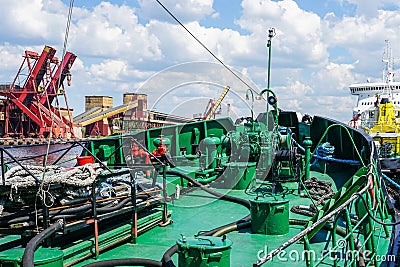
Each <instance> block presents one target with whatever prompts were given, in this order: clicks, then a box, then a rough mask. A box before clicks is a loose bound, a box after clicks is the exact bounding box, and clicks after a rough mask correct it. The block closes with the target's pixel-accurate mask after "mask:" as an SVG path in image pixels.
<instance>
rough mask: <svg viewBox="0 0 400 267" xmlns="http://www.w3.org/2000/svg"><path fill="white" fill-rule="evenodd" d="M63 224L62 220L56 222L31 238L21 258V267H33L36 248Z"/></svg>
mask: <svg viewBox="0 0 400 267" xmlns="http://www.w3.org/2000/svg"><path fill="white" fill-rule="evenodd" d="M63 224H64V222H63V221H62V220H59V221H57V222H56V223H55V224H53V225H51V226H50V227H49V228H47V229H45V230H43V231H42V232H40V233H39V234H37V235H36V236H35V237H33V238H32V239H31V240H30V241H29V242H28V244H27V245H26V248H25V251H24V255H23V256H22V266H23V267H33V266H34V260H33V259H34V254H35V250H36V248H37V247H38V246H39V244H40V243H41V242H42V241H43V240H45V239H46V238H48V237H49V236H51V235H52V234H53V233H55V232H56V231H57V230H59V229H61V228H62V227H63Z"/></svg>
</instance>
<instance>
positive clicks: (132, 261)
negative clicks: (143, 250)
mask: <svg viewBox="0 0 400 267" xmlns="http://www.w3.org/2000/svg"><path fill="white" fill-rule="evenodd" d="M112 266H145V267H161V266H162V264H161V262H159V261H155V260H149V259H142V258H128V259H114V260H105V261H98V262H93V263H89V264H86V265H83V267H112Z"/></svg>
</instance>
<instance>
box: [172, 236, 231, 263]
mask: <svg viewBox="0 0 400 267" xmlns="http://www.w3.org/2000/svg"><path fill="white" fill-rule="evenodd" d="M177 244H178V263H179V267H214V266H218V267H229V266H230V252H231V251H230V250H231V246H232V241H231V240H229V239H226V237H225V236H224V237H214V236H197V237H182V238H181V239H179V240H178V241H177Z"/></svg>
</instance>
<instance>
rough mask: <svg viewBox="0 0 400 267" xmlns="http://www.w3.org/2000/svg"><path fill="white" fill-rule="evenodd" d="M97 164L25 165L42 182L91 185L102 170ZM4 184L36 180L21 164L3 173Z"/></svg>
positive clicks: (16, 185)
mask: <svg viewBox="0 0 400 267" xmlns="http://www.w3.org/2000/svg"><path fill="white" fill-rule="evenodd" d="M99 167H100V165H99V164H97V163H96V164H86V165H83V166H77V167H74V168H72V169H65V168H62V167H60V166H47V167H42V166H25V168H26V169H28V170H29V171H30V172H31V173H32V174H34V175H35V177H36V178H37V179H38V180H39V181H40V182H41V183H42V184H66V185H72V186H78V187H82V186H88V185H91V184H92V183H93V182H94V181H95V180H96V177H97V176H98V175H99V174H100V173H101V172H102V171H103V169H102V168H99ZM4 177H5V185H10V186H11V187H12V188H15V189H18V188H20V187H28V186H35V185H36V180H35V178H34V177H32V175H30V174H29V173H28V172H27V171H25V170H24V169H23V168H22V167H21V166H15V167H13V168H11V169H10V170H8V171H7V172H6V173H5V175H4ZM42 179H43V181H42Z"/></svg>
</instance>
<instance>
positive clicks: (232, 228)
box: [213, 222, 251, 236]
mask: <svg viewBox="0 0 400 267" xmlns="http://www.w3.org/2000/svg"><path fill="white" fill-rule="evenodd" d="M250 226H251V222H243V223H238V224H236V225H231V226H228V227H225V228H223V229H221V230H219V231H217V232H215V233H214V234H213V236H222V235H225V234H227V233H230V232H233V231H237V230H241V229H245V228H248V227H250Z"/></svg>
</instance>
